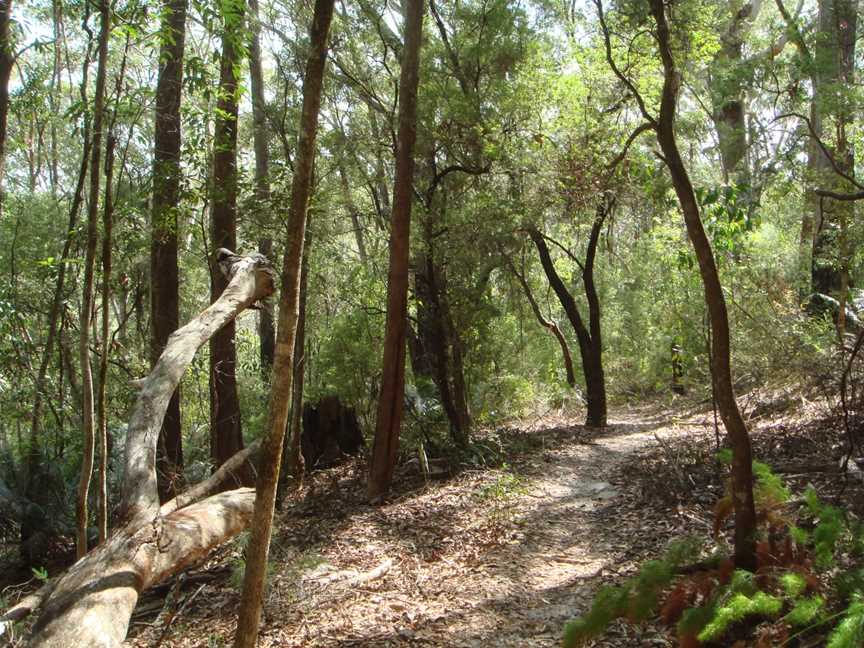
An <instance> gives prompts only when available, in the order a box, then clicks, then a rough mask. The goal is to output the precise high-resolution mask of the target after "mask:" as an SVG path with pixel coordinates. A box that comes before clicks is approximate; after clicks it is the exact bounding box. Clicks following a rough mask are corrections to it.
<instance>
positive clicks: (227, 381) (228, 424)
mask: <svg viewBox="0 0 864 648" xmlns="http://www.w3.org/2000/svg"><path fill="white" fill-rule="evenodd" d="M222 9H223V34H222V56H221V63H220V72H219V96H218V100H217V102H216V121H215V133H214V138H213V179H212V187H211V193H212V198H211V204H212V208H211V214H210V244H211V247H212V249H214V250H217V249H220V248H226V249H229V250H234V249H236V247H237V113H238V107H237V102H238V98H239V87H238V79H237V71H238V69H239V64H240V60H241V53H242V51H243V48H242V38H243V18H244V12H245V0H228V1H227V2H225V3H223V5H222ZM211 261H212V262H211V271H210V301H211V302H215V301H216V300H217V299H218V298H219V295H221V294H222V291H223V290H224V289H225V286H226V285H227V284H228V279H227V278H226V277H225V276H224V275H223V274H222V273H221V272H220V271H219V268H218V267H217V265H216V263H215V259H213V260H211ZM234 333H235V327H234V322H233V321H231V322H229V323H228V324H226V326H225V327H224V328H223V329H222V330H221V331H219V332H218V333H216V335H214V336H213V337H212V338H211V339H210V449H211V457H212V459H213V464H214V465H215V466H221V465H222V464H223V463H224V462H225V461H227V460H228V459H229V458H230V457H231V456H233V455H234V454H236V453H237V452H239V451H240V450H242V449H243V432H242V428H241V424H240V399H239V397H238V395H237V375H236V370H237V348H236V343H235V335H234ZM252 479H253V478H252V475H251V474H244V475H243V476H242V481H243V483H251V482H252Z"/></svg>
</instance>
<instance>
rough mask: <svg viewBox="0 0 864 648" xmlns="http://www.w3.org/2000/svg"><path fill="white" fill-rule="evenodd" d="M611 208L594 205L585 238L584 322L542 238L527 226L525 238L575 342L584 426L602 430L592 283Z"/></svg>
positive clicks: (599, 343)
mask: <svg viewBox="0 0 864 648" xmlns="http://www.w3.org/2000/svg"><path fill="white" fill-rule="evenodd" d="M611 209H612V202H611V199H607V197H605V196H604V197H603V198H601V200H600V203H599V204H598V205H597V212H596V214H595V216H594V222H593V223H592V225H591V235H590V236H589V237H588V247H587V249H586V252H585V262H584V263H581V264H580V265H581V270H582V285H583V287H584V289H585V298H586V300H587V301H588V323H587V326H586V323H585V321H584V319H583V318H582V316H581V314H580V313H579V307H578V306H577V305H576V300H575V299H574V298H573V295H572V294H571V293H570V291H569V290H567V286H565V285H564V281H563V280H562V279H561V277H560V276H559V274H558V271H557V270H556V269H555V263H554V262H553V260H552V255H551V254H549V247H548V246H547V245H546V239H545V237H544V236H543V234H542V233H541V232H540V230H538V229H537V228H536V227H527V228H526V229H527V231H528V236H530V237H531V241H532V242H533V243H534V247H536V248H537V253H538V255H539V256H540V263H541V265H542V266H543V271H544V272H545V273H546V278H547V280H548V281H549V285H550V286H551V287H552V290H553V291H554V292H555V295H556V296H557V297H558V301H559V302H560V303H561V307H562V308H563V309H564V313H565V314H566V315H567V319H568V320H569V321H570V325H571V326H572V327H573V331H574V332H575V333H576V340H577V341H578V342H579V355H580V356H581V358H582V372H583V373H584V375H585V394H586V400H587V401H588V403H587V409H588V411H587V414H586V419H585V424H586V425H588V426H590V427H604V426H605V425H606V416H607V406H606V378H605V374H604V371H603V337H602V327H601V325H600V315H601V312H600V297H599V295H598V294H597V286H596V284H595V282H594V265H595V263H594V262H595V260H596V258H597V247H598V245H599V243H600V233H601V232H602V231H603V224H604V223H605V222H606V218H607V216H608V215H609V212H610V211H611Z"/></svg>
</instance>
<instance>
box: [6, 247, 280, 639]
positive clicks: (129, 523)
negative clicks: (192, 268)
mask: <svg viewBox="0 0 864 648" xmlns="http://www.w3.org/2000/svg"><path fill="white" fill-rule="evenodd" d="M233 259H234V263H233V265H232V266H231V267H230V268H229V275H230V276H231V281H230V283H229V284H228V286H227V287H226V289H225V290H224V292H223V293H222V295H221V296H220V298H219V299H218V300H217V301H216V302H214V303H213V304H211V305H210V306H209V307H207V309H206V310H205V311H204V312H202V313H201V314H200V315H199V316H198V317H196V318H195V319H193V320H192V321H191V322H189V323H188V324H186V325H185V326H183V327H182V328H180V329H178V330H177V331H176V332H175V333H174V335H172V336H171V339H170V340H169V342H168V345H167V346H166V347H165V350H164V351H163V352H162V355H161V356H160V358H159V360H158V361H157V362H156V364H155V366H154V367H153V370H152V371H151V372H150V375H149V376H148V377H147V378H146V380H145V381H144V383H143V385H142V388H141V392H140V394H139V396H138V400H137V402H136V404H135V407H134V409H133V412H132V417H131V420H130V422H129V427H128V432H127V437H126V453H125V456H126V464H125V474H124V480H123V500H122V507H121V508H122V513H121V519H122V520H123V522H124V524H123V525H122V526H121V527H120V528H119V529H118V530H117V531H116V532H115V534H114V535H113V536H112V537H111V538H110V539H109V540H108V541H107V542H106V543H103V544H102V545H100V546H99V547H97V548H96V549H95V550H93V551H92V552H91V553H89V554H88V555H86V556H85V557H83V558H82V559H81V560H79V561H78V562H77V563H75V565H73V566H72V567H71V568H70V569H69V571H67V572H66V573H65V574H63V575H62V576H60V577H58V579H57V580H56V581H55V582H54V583H53V584H52V586H50V587H46V588H43V589H42V590H40V593H39V594H40V595H41V596H44V597H45V600H44V603H43V604H42V606H41V612H40V615H39V618H38V619H37V621H36V624H35V625H34V626H33V630H32V636H31V640H30V644H29V645H30V646H32V647H34V648H47V647H50V648H58V647H62V648H91V647H92V646H100V647H105V648H111V647H114V646H120V644H121V643H122V642H123V639H124V638H125V636H126V631H127V629H128V626H129V620H130V618H131V615H132V610H133V609H134V607H135V604H136V602H137V600H138V596H139V594H140V593H141V592H142V591H143V590H145V589H147V588H148V587H151V586H153V585H156V584H158V583H159V582H160V581H162V580H164V579H165V578H167V577H169V576H171V575H172V574H175V573H177V572H179V571H180V570H182V569H184V568H186V567H187V566H189V565H191V564H193V563H194V562H195V561H197V560H199V559H201V558H203V557H204V556H206V555H207V553H208V552H209V551H210V550H211V549H213V548H214V547H216V546H218V545H219V544H221V543H223V542H225V541H226V540H229V539H230V538H231V537H233V536H234V535H236V534H237V533H239V532H240V531H242V530H243V529H244V528H246V527H247V526H248V525H249V522H250V520H251V517H252V509H253V506H254V498H255V494H254V492H253V491H252V490H251V489H248V488H243V489H239V490H235V491H227V492H222V493H220V494H217V495H212V493H214V492H215V491H217V490H219V488H220V487H221V486H222V484H223V483H225V482H226V481H227V480H229V479H230V478H231V473H232V471H233V470H236V469H237V468H238V466H240V465H242V464H244V463H245V461H246V459H248V457H249V456H250V455H251V453H252V451H253V449H254V448H253V447H250V448H247V449H246V450H244V451H243V452H241V453H239V454H238V455H237V456H235V457H234V458H232V459H231V460H230V461H228V462H226V463H225V464H224V465H223V466H222V467H221V468H220V469H219V470H218V471H217V472H216V473H214V474H213V475H212V476H211V477H210V478H209V479H208V480H206V481H205V482H203V483H201V484H198V485H197V486H195V487H194V488H193V489H191V490H190V491H188V492H187V493H184V494H182V495H180V496H178V497H177V498H175V499H174V500H171V501H169V502H167V503H166V504H163V505H161V506H160V504H159V495H158V490H157V483H156V482H157V478H156V445H157V441H158V438H159V431H160V429H161V427H162V418H163V417H164V415H165V411H166V409H167V407H168V403H169V402H170V400H171V397H172V395H173V394H174V391H175V390H176V388H177V385H178V384H179V383H180V380H181V378H182V376H183V373H184V372H185V370H186V368H187V367H188V366H189V364H190V363H191V362H192V359H193V358H194V356H195V353H196V352H197V350H198V349H199V348H200V347H201V346H203V345H204V343H205V342H207V340H208V339H209V338H210V337H211V336H212V335H213V334H214V333H215V332H216V331H218V330H219V329H220V328H222V327H223V326H225V324H227V323H228V322H230V321H233V319H234V318H235V317H237V315H239V314H240V313H241V312H243V311H244V310H245V309H246V308H248V307H249V306H250V305H251V304H253V303H254V302H256V301H258V300H260V299H263V298H264V297H266V296H268V295H270V294H271V293H272V292H273V273H272V271H271V270H270V268H269V265H268V263H267V261H266V259H263V257H260V256H257V255H255V256H251V257H244V258H240V257H233ZM37 598H38V597H37ZM37 607H38V601H34V600H32V599H30V600H28V601H27V608H28V609H27V610H23V611H22V610H20V609H19V610H18V611H17V612H15V611H14V610H13V611H10V612H9V613H7V614H6V615H4V617H0V622H2V621H3V620H4V619H6V618H8V617H9V615H10V614H11V613H14V616H15V617H16V618H19V619H20V617H21V615H22V614H25V613H26V612H27V611H29V610H33V609H35V608H37Z"/></svg>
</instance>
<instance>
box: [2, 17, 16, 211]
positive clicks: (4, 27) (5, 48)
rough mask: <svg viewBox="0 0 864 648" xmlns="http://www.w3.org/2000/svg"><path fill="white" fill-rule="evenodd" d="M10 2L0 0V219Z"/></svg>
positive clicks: (11, 57) (12, 60) (11, 62)
mask: <svg viewBox="0 0 864 648" xmlns="http://www.w3.org/2000/svg"><path fill="white" fill-rule="evenodd" d="M11 24H12V0H0V218H2V217H3V203H4V202H6V201H5V195H4V194H5V192H4V190H3V180H4V176H5V169H6V130H7V125H8V123H9V77H11V76H12V66H13V65H14V64H15V53H14V52H13V51H12V39H11V35H12V34H11V29H10V27H11Z"/></svg>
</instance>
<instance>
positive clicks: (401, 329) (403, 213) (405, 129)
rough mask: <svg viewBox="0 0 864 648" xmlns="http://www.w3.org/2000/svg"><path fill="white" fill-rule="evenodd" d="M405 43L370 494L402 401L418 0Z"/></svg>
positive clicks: (378, 481) (387, 473) (408, 9)
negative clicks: (381, 367) (385, 312)
mask: <svg viewBox="0 0 864 648" xmlns="http://www.w3.org/2000/svg"><path fill="white" fill-rule="evenodd" d="M404 8H405V46H404V49H403V55H402V70H401V72H400V77H399V134H398V143H397V149H396V176H395V180H394V182H393V210H392V215H391V219H390V220H391V228H390V262H389V270H388V272H387V319H386V322H385V327H384V358H383V362H382V365H383V369H382V375H381V391H380V393H379V395H378V408H377V415H376V420H375V440H374V443H373V446H372V459H371V462H370V467H369V485H368V495H369V499H370V500H377V499H380V498H381V497H383V496H385V495H386V494H387V492H388V491H389V490H390V482H391V481H392V479H393V469H394V468H395V466H396V458H397V453H398V451H399V431H400V429H401V426H402V415H403V409H404V406H405V341H406V330H405V329H406V326H407V320H406V316H407V314H408V258H409V256H408V253H409V241H410V230H411V202H412V196H413V179H414V142H415V140H416V139H417V87H418V85H419V75H420V45H421V38H422V32H423V12H424V6H423V0H407V2H406V3H405V5H404Z"/></svg>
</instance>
